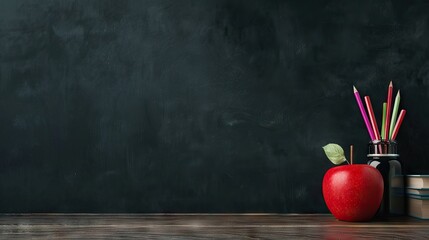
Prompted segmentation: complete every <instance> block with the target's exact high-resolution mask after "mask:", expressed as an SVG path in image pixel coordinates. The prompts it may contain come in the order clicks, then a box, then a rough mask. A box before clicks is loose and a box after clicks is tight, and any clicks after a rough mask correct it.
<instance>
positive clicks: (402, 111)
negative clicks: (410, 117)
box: [392, 109, 407, 140]
mask: <svg viewBox="0 0 429 240" xmlns="http://www.w3.org/2000/svg"><path fill="white" fill-rule="evenodd" d="M406 112H407V111H405V110H404V109H402V110H401V113H399V117H398V121H397V122H396V125H395V128H394V129H393V133H392V140H395V139H396V135H398V132H399V128H400V127H401V124H402V121H403V120H404V117H405V113H406Z"/></svg>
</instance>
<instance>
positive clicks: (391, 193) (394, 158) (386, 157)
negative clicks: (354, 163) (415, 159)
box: [367, 140, 404, 217]
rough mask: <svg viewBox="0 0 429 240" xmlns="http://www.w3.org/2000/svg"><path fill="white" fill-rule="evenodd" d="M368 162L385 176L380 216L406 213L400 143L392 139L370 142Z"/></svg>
mask: <svg viewBox="0 0 429 240" xmlns="http://www.w3.org/2000/svg"><path fill="white" fill-rule="evenodd" d="M367 157H368V164H369V165H371V166H373V167H375V168H376V169H378V170H379V171H380V173H381V175H382V176H383V181H384V192H383V201H382V203H381V206H380V208H379V210H378V213H377V215H378V216H379V217H388V216H392V215H402V214H404V178H403V175H402V164H401V162H400V160H399V154H398V144H397V143H396V141H392V140H374V141H370V142H369V144H368V155H367Z"/></svg>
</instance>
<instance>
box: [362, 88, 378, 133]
mask: <svg viewBox="0 0 429 240" xmlns="http://www.w3.org/2000/svg"><path fill="white" fill-rule="evenodd" d="M365 103H366V108H367V110H368V115H369V120H370V121H371V125H372V130H373V131H374V135H375V136H374V137H375V140H380V132H379V131H378V125H377V121H376V119H375V115H374V110H373V109H372V104H371V99H370V98H369V96H365Z"/></svg>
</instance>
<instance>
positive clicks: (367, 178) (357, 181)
mask: <svg viewBox="0 0 429 240" xmlns="http://www.w3.org/2000/svg"><path fill="white" fill-rule="evenodd" d="M383 190H384V183H383V177H382V176H381V174H380V172H379V171H378V170H377V169H376V168H374V167H372V166H369V165H367V164H353V165H342V166H338V167H333V168H331V169H329V170H328V171H327V172H326V173H325V176H324V177H323V198H324V199H325V203H326V205H327V206H328V209H329V211H331V213H332V214H333V215H334V216H335V217H336V218H337V219H338V220H342V221H368V220H370V219H371V218H372V217H373V216H374V215H375V214H376V213H377V210H378V208H379V207H380V204H381V200H382V199H383Z"/></svg>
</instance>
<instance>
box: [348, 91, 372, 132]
mask: <svg viewBox="0 0 429 240" xmlns="http://www.w3.org/2000/svg"><path fill="white" fill-rule="evenodd" d="M353 92H354V94H355V98H356V102H357V104H358V106H359V109H360V113H361V114H362V118H363V120H364V122H365V125H366V129H367V130H368V133H369V136H370V138H371V140H375V137H374V131H373V130H372V128H371V125H370V123H369V120H368V116H367V115H366V112H365V108H364V107H363V104H362V100H361V98H360V95H359V92H358V90H357V89H356V87H355V86H353Z"/></svg>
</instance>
